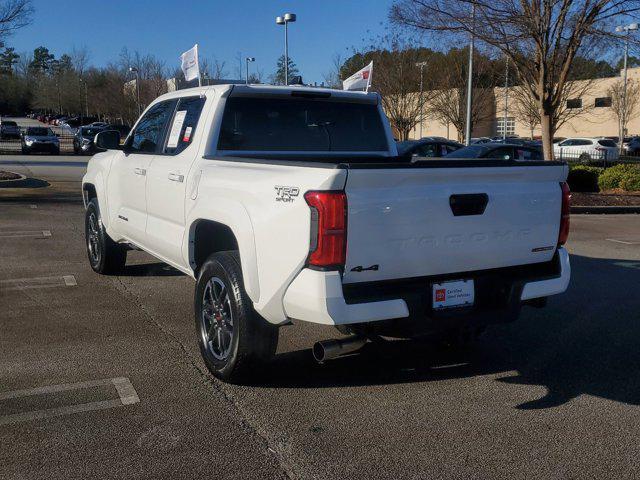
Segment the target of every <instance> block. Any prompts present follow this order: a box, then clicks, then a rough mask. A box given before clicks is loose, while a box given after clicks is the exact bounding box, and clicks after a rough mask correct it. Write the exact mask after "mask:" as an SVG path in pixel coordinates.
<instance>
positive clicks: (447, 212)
mask: <svg viewBox="0 0 640 480" xmlns="http://www.w3.org/2000/svg"><path fill="white" fill-rule="evenodd" d="M566 175H567V170H566V167H564V166H554V167H551V166H550V167H546V168H540V167H526V166H523V167H495V168H491V167H486V168H475V167H469V168H457V169H450V168H411V169H401V168H397V169H387V170H384V171H382V170H378V169H364V170H359V169H354V170H350V171H349V176H348V179H347V186H346V189H345V190H346V192H347V197H348V202H349V215H348V220H349V226H348V230H347V231H348V250H347V263H346V267H345V274H344V282H345V283H351V282H370V281H379V280H391V279H400V278H411V277H421V276H427V275H442V274H445V273H454V272H465V271H474V270H485V269H490V268H500V267H507V266H510V265H524V264H528V263H537V262H545V261H549V260H550V259H551V257H553V254H554V251H555V248H554V247H555V245H556V242H557V240H558V228H559V224H560V206H561V205H560V204H561V202H560V200H561V198H560V182H561V181H563V180H564V179H565V178H566ZM478 193H486V194H487V195H488V203H487V206H486V209H485V211H484V213H483V214H482V215H468V216H454V214H453V212H452V209H451V207H450V205H449V199H450V197H451V195H454V194H478ZM544 247H549V248H547V249H546V250H536V249H540V248H544ZM371 265H378V266H379V268H378V269H377V270H363V271H360V272H357V271H356V272H354V271H353V270H352V269H353V268H354V267H357V266H362V267H364V268H367V267H369V266H371Z"/></svg>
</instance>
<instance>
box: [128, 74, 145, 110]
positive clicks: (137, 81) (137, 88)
mask: <svg viewBox="0 0 640 480" xmlns="http://www.w3.org/2000/svg"><path fill="white" fill-rule="evenodd" d="M129 71H130V72H131V73H135V74H136V103H137V104H138V116H140V115H141V114H142V109H141V108H140V107H141V105H140V74H139V72H138V69H137V68H136V67H129Z"/></svg>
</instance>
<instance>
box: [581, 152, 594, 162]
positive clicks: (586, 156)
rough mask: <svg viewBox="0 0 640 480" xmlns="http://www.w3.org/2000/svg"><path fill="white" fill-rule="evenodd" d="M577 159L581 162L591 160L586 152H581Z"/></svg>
mask: <svg viewBox="0 0 640 480" xmlns="http://www.w3.org/2000/svg"><path fill="white" fill-rule="evenodd" d="M578 160H579V161H580V162H582V163H589V162H590V161H591V155H589V154H588V153H583V154H581V155H580V157H579V158H578Z"/></svg>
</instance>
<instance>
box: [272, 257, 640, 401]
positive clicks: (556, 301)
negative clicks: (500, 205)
mask: <svg viewBox="0 0 640 480" xmlns="http://www.w3.org/2000/svg"><path fill="white" fill-rule="evenodd" d="M571 262H572V269H573V279H572V283H571V286H570V287H569V290H568V292H566V293H565V294H563V295H559V296H556V297H553V298H552V299H550V301H549V305H548V307H547V308H546V309H543V310H534V309H530V308H525V309H523V311H522V316H521V318H520V319H519V320H518V321H517V322H515V323H513V324H509V325H502V326H495V327H492V328H491V329H489V330H488V332H487V333H485V335H484V337H482V338H481V339H480V340H479V341H478V343H477V344H476V345H475V346H474V347H472V348H469V349H466V350H460V349H450V348H445V347H443V346H441V345H438V344H437V343H435V342H429V343H424V342H408V341H398V342H390V343H388V344H386V345H383V346H378V345H373V344H369V345H367V347H366V348H365V349H364V350H363V351H362V353H361V354H359V355H352V356H349V357H344V358H340V359H337V360H333V361H331V362H328V363H327V364H326V365H324V366H317V365H315V364H314V363H313V360H312V357H311V353H310V351H309V350H299V351H295V352H289V353H284V354H280V355H278V356H277V357H276V358H275V360H274V362H273V364H272V365H271V367H270V368H269V370H268V371H267V372H265V376H264V377H263V378H262V379H261V381H260V384H261V386H262V387H267V388H269V387H271V388H329V387H342V386H357V385H375V384H390V383H406V382H429V381H434V380H443V379H448V378H464V377H471V376H476V375H487V374H495V375H499V374H501V373H507V372H511V373H513V372H514V371H515V372H517V373H516V374H514V375H509V376H503V377H499V378H497V379H496V380H497V381H499V382H504V383H507V384H518V385H540V386H543V387H546V389H547V392H548V393H547V394H546V395H545V396H544V397H542V398H532V399H530V400H528V401H526V402H524V403H522V404H520V405H518V407H517V408H519V409H543V408H549V407H555V406H559V405H562V404H564V403H566V402H568V401H570V400H571V399H573V398H576V397H578V396H579V395H582V394H589V395H594V396H597V397H601V398H606V399H609V400H615V401H618V402H623V403H627V404H633V405H640V368H639V367H640V348H639V340H640V294H638V286H640V261H634V260H613V259H596V258H589V257H583V256H575V255H573V256H572V257H571ZM337 337H339V334H338V333H337V332H336V338H337Z"/></svg>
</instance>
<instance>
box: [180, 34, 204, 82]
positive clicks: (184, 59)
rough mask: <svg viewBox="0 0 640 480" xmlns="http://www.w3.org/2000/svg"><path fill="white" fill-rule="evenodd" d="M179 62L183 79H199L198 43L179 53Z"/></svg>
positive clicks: (188, 80)
mask: <svg viewBox="0 0 640 480" xmlns="http://www.w3.org/2000/svg"><path fill="white" fill-rule="evenodd" d="M180 63H181V67H182V73H184V79H185V80H186V81H187V82H190V81H191V80H194V79H196V78H197V79H200V65H198V44H197V43H196V44H195V45H194V46H193V48H190V49H189V50H187V51H186V52H184V53H183V54H182V55H180Z"/></svg>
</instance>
